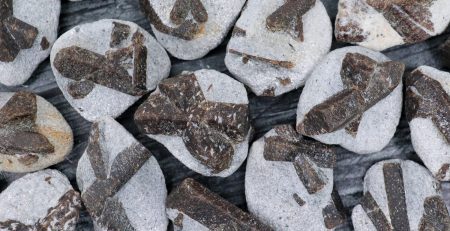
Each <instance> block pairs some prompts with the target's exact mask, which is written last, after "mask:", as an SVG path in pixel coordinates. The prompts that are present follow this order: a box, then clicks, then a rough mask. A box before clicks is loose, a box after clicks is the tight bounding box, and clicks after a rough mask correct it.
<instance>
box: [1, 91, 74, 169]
mask: <svg viewBox="0 0 450 231" xmlns="http://www.w3.org/2000/svg"><path fill="white" fill-rule="evenodd" d="M13 95H14V92H0V108H1V107H3V106H4V105H5V104H6V103H7V102H8V100H9V99H11V97H12V96H13ZM36 105H37V113H36V125H37V130H38V132H39V133H40V134H42V135H44V136H45V137H46V138H47V139H48V141H49V142H50V143H51V144H52V145H53V147H54V148H55V151H54V152H53V153H51V154H44V155H42V154H38V153H36V155H37V156H38V157H39V159H38V161H37V162H36V163H33V164H30V165H24V164H22V163H21V162H20V161H19V159H20V156H19V155H7V154H1V153H0V171H6V172H32V171H37V170H41V169H44V168H47V167H49V166H51V165H54V164H57V163H59V162H61V161H63V160H64V158H65V157H66V156H67V155H68V154H69V153H70V152H71V151H72V147H73V133H72V129H71V128H70V126H69V124H68V123H67V122H66V120H65V119H64V117H63V116H62V115H61V113H60V112H59V111H58V109H56V108H55V107H54V106H53V105H52V104H51V103H49V102H48V101H46V100H45V99H44V98H42V97H40V96H38V95H37V96H36Z"/></svg>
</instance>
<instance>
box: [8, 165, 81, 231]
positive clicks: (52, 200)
mask: <svg viewBox="0 0 450 231" xmlns="http://www.w3.org/2000/svg"><path fill="white" fill-rule="evenodd" d="M0 208H2V209H1V210H0V229H1V230H11V231H12V230H24V231H28V230H30V231H31V230H62V231H69V230H75V227H76V224H77V221H78V218H79V215H80V209H81V200H80V194H79V193H78V192H76V191H75V190H74V189H73V188H72V186H71V185H70V182H69V180H68V179H67V177H66V176H64V175H63V174H62V173H60V172H58V171H56V170H43V171H39V172H35V173H30V174H27V175H25V176H23V177H22V178H20V179H18V180H16V181H14V182H13V183H11V185H9V187H8V188H6V189H5V190H4V191H3V192H2V193H1V194H0Z"/></svg>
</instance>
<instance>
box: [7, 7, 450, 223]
mask: <svg viewBox="0 0 450 231" xmlns="http://www.w3.org/2000/svg"><path fill="white" fill-rule="evenodd" d="M322 2H323V3H324V4H325V6H326V8H327V10H328V14H329V15H330V18H331V20H332V23H333V24H334V19H335V17H336V14H337V4H338V1H337V0H322ZM105 18H112V19H121V20H128V21H133V22H135V23H137V24H139V25H140V26H141V27H143V28H144V29H146V30H148V31H151V29H150V24H149V22H148V21H147V19H146V18H145V16H144V14H143V13H141V11H140V9H139V4H138V0H84V1H82V2H68V1H62V12H61V16H60V26H59V34H62V33H64V32H66V31H67V30H69V29H71V28H72V27H74V26H76V25H78V24H83V23H87V22H93V21H96V20H99V19H105ZM449 34H450V31H449V30H447V32H446V33H444V34H443V35H441V36H437V37H434V38H431V39H429V40H428V41H426V42H423V43H420V44H415V45H409V46H400V47H395V48H392V49H389V50H387V51H385V52H383V53H384V54H385V55H387V56H388V57H390V58H391V59H393V60H400V61H402V62H404V63H405V64H406V65H407V69H408V71H411V70H413V69H414V68H416V67H418V66H420V65H429V66H433V67H436V68H442V62H441V61H440V59H439V55H438V52H437V48H438V47H439V45H440V44H442V43H443V42H444V41H445V39H446V38H448V37H449ZM228 38H229V37H228ZM228 38H227V39H226V40H225V41H224V42H223V43H222V44H221V45H220V46H219V47H218V48H216V49H215V50H213V51H212V52H210V53H209V54H208V55H207V56H206V57H204V58H202V59H199V60H194V61H182V60H178V59H175V58H173V57H171V61H172V70H171V76H173V75H176V74H179V73H181V72H182V71H186V70H189V71H195V70H199V69H204V68H209V69H215V70H218V71H221V72H224V73H226V74H229V72H228V71H227V69H226V67H225V64H224V57H225V47H226V44H227V41H228ZM347 45H348V44H341V43H337V42H335V41H334V42H333V46H332V49H336V48H339V47H343V46H347ZM18 90H26V91H32V92H34V93H36V94H38V95H40V96H42V97H44V98H46V99H47V100H48V101H50V102H51V103H52V104H53V105H55V106H56V108H58V109H59V111H60V112H61V113H62V114H63V115H64V117H65V118H66V120H67V121H68V122H69V124H70V126H71V127H72V129H73V132H74V139H75V144H74V149H73V151H72V153H71V154H70V155H69V156H68V157H67V158H66V160H65V161H64V162H62V163H60V164H58V165H55V166H53V167H51V168H54V169H58V170H60V171H61V172H63V173H64V174H65V175H67V177H68V178H69V179H70V181H71V183H72V184H73V185H74V187H76V182H75V171H76V166H77V161H78V159H79V158H80V156H81V155H82V153H83V152H84V149H85V148H86V145H87V139H88V134H89V129H90V126H91V123H89V122H88V121H86V120H84V119H83V118H82V117H81V116H80V115H79V114H78V113H77V112H76V111H75V110H74V109H73V108H72V107H71V106H70V105H69V103H68V102H67V101H66V100H65V99H64V97H63V95H62V93H61V91H60V90H59V88H58V86H57V85H56V82H55V79H54V76H53V73H52V70H51V67H50V63H49V60H48V59H47V60H46V61H44V62H43V63H42V64H41V65H40V66H39V68H38V69H37V70H36V71H35V72H34V74H33V76H32V77H31V78H30V80H28V81H27V82H26V83H25V85H24V86H20V87H6V86H1V85H0V91H1V92H5V91H18ZM300 93H301V89H299V90H296V91H293V92H290V93H287V94H285V95H282V96H280V97H276V98H268V97H256V96H255V95H254V94H252V93H250V94H249V99H250V110H251V120H252V124H253V126H254V128H255V131H256V133H255V137H254V139H258V138H259V137H261V136H262V135H264V133H265V132H267V131H269V130H270V129H271V128H272V127H273V126H274V125H277V124H286V123H292V124H293V123H295V117H296V107H297V102H298V99H299V96H300ZM147 96H148V95H147ZM147 96H145V97H143V99H141V100H140V101H138V102H137V103H136V104H135V105H133V106H132V107H131V108H129V109H128V110H127V111H126V112H125V113H124V114H123V115H122V116H120V117H119V118H118V119H117V120H118V121H119V122H120V123H121V124H122V125H123V126H124V127H125V128H127V129H128V130H129V131H130V132H131V133H132V134H133V135H134V136H135V137H136V138H137V139H138V140H139V141H140V142H142V143H143V144H144V145H145V146H146V147H147V148H148V149H150V150H151V151H152V153H153V154H154V155H155V157H156V159H157V160H158V162H159V164H160V166H161V168H162V170H163V172H164V176H165V178H166V184H167V189H168V190H169V192H170V191H171V189H172V188H173V187H174V186H176V185H177V184H178V183H179V182H181V181H182V180H183V179H185V178H186V177H193V178H195V179H197V180H199V181H200V182H201V183H203V184H205V185H206V186H207V187H208V188H210V189H211V190H212V191H214V192H217V193H218V194H220V195H221V196H222V197H224V198H226V199H227V200H228V201H230V202H231V203H233V204H235V205H237V206H239V207H240V208H242V209H245V210H246V203H245V195H244V175H245V165H246V163H244V164H243V165H242V166H241V167H240V168H239V170H238V171H236V172H235V173H234V174H233V175H231V176H230V177H227V178H216V177H203V176H201V175H199V174H197V173H195V172H193V171H191V170H189V169H188V168H187V167H185V166H184V165H183V164H181V163H180V162H179V161H178V160H177V159H176V158H174V157H173V156H172V155H171V154H170V153H169V152H168V151H167V150H166V149H165V148H164V147H163V146H162V145H160V144H158V143H156V142H155V141H153V140H151V139H150V138H147V137H146V136H144V135H142V134H140V133H139V132H138V130H137V129H136V126H135V125H134V123H133V120H132V118H133V117H132V116H133V114H134V111H135V110H136V108H137V106H138V105H139V104H141V103H142V102H143V101H144V100H145V99H146V98H147ZM391 158H400V159H412V160H414V161H416V162H418V163H421V162H420V159H419V158H418V157H417V155H416V154H415V153H414V150H413V148H412V145H411V141H410V134H409V128H408V124H407V122H406V121H405V118H404V116H402V120H401V122H400V125H399V126H398V130H397V132H396V134H395V137H394V138H393V139H392V141H391V142H390V143H389V145H388V146H387V147H386V148H385V149H384V150H383V151H381V152H379V153H374V154H371V155H357V154H354V153H351V152H349V151H346V150H344V149H342V148H338V163H337V167H336V169H335V171H334V178H335V180H334V181H335V187H336V189H337V190H338V192H339V194H340V196H341V197H342V200H343V203H344V206H345V207H346V210H347V211H346V212H347V214H350V212H351V209H352V208H353V206H355V205H356V204H357V203H358V201H359V199H360V198H361V196H362V189H363V177H364V174H365V172H366V171H367V169H368V168H369V167H370V166H372V165H373V164H374V163H376V162H378V161H380V160H384V159H391ZM21 176H22V175H20V174H11V173H0V191H2V190H4V189H5V188H6V187H7V186H8V184H10V183H11V182H12V181H13V180H14V179H17V178H19V177H21ZM442 186H443V187H442V188H443V194H444V198H445V199H446V203H447V206H449V205H450V184H449V183H444V184H442ZM418 187H420V186H418ZM0 209H1V208H0ZM92 229H93V228H92V221H91V219H90V217H89V215H88V214H87V213H86V212H85V211H83V212H82V215H81V218H80V221H79V224H78V227H77V230H92ZM342 230H352V228H351V222H350V220H349V221H348V224H346V225H345V226H344V227H343V228H342Z"/></svg>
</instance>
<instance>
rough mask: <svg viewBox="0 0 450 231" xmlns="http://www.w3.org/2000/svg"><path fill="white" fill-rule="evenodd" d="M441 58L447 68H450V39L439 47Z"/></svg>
mask: <svg viewBox="0 0 450 231" xmlns="http://www.w3.org/2000/svg"><path fill="white" fill-rule="evenodd" d="M439 52H440V56H441V57H442V60H443V62H444V65H445V66H446V67H447V68H450V38H449V39H447V41H445V43H444V44H442V45H441V46H440V47H439Z"/></svg>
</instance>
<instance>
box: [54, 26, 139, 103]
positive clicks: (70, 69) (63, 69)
mask: <svg viewBox="0 0 450 231" xmlns="http://www.w3.org/2000/svg"><path fill="white" fill-rule="evenodd" d="M113 24H114V28H113V30H112V33H111V42H110V47H111V48H117V47H119V46H120V45H121V44H122V42H123V41H124V40H126V39H128V37H129V35H130V26H128V25H125V24H122V23H118V22H113ZM131 39H132V44H131V45H130V46H128V47H125V48H119V49H114V50H110V51H108V52H106V55H101V54H98V53H95V52H93V51H90V50H87V49H84V48H81V47H79V46H70V47H67V48H63V49H61V50H60V51H59V52H58V53H57V54H56V57H55V60H54V63H53V65H54V66H55V68H56V69H57V70H58V71H59V72H60V73H61V75H63V76H64V77H66V78H69V79H72V80H75V82H71V83H70V84H69V86H68V92H69V94H70V95H71V96H72V97H74V99H80V98H84V97H86V96H87V95H88V94H89V93H90V92H91V91H92V90H93V89H94V87H95V84H100V85H103V86H105V87H108V88H112V89H114V90H117V91H120V92H123V93H125V94H129V95H132V96H142V95H143V94H145V93H146V92H147V89H146V79H147V48H146V46H145V45H144V44H143V43H144V41H145V37H144V35H143V34H142V33H140V32H139V31H136V32H135V33H134V34H133V35H132V38H131ZM130 66H131V67H130ZM128 69H131V70H132V73H133V74H132V76H130V74H129V72H128Z"/></svg>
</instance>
